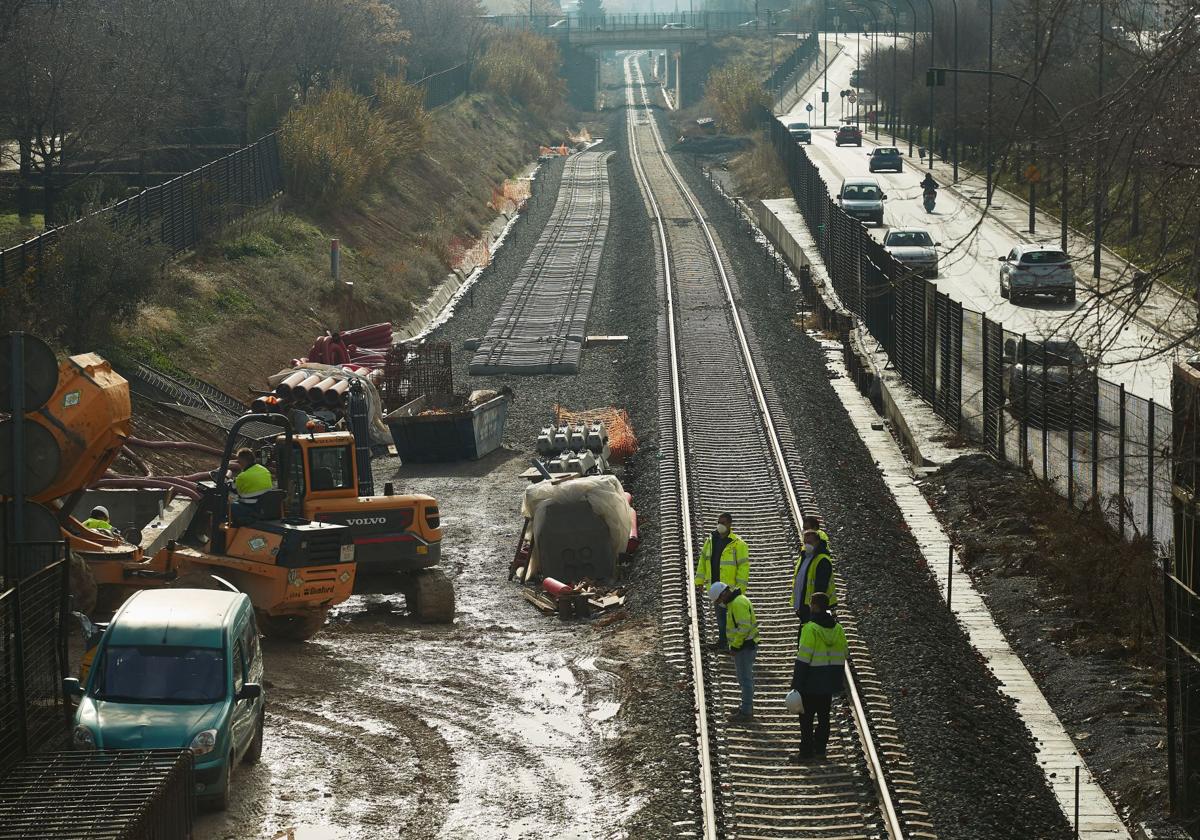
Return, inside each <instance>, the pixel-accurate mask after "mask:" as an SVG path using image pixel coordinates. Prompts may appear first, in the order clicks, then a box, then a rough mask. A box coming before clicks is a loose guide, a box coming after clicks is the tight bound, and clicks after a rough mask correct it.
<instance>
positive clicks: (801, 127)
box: [788, 122, 812, 145]
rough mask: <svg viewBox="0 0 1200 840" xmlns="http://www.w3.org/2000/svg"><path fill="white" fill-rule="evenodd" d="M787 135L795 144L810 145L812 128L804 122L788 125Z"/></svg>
mask: <svg viewBox="0 0 1200 840" xmlns="http://www.w3.org/2000/svg"><path fill="white" fill-rule="evenodd" d="M788 134H790V135H792V139H793V140H795V141H796V142H797V143H808V144H809V145H811V144H812V127H811V126H809V124H808V123H806V122H794V123H788Z"/></svg>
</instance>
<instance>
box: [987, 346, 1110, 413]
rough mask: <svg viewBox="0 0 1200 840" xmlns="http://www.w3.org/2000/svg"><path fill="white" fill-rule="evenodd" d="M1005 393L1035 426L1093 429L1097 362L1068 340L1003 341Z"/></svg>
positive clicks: (1012, 408)
mask: <svg viewBox="0 0 1200 840" xmlns="http://www.w3.org/2000/svg"><path fill="white" fill-rule="evenodd" d="M1003 362H1004V393H1005V395H1006V397H1007V398H1008V408H1009V411H1010V412H1011V413H1012V415H1013V416H1014V417H1016V418H1018V419H1025V420H1027V421H1028V422H1030V423H1032V424H1034V425H1036V426H1039V427H1041V426H1046V427H1053V426H1056V427H1062V428H1066V427H1067V426H1071V425H1073V426H1074V427H1075V428H1077V429H1078V428H1083V429H1087V428H1090V427H1091V425H1092V420H1093V416H1094V415H1095V412H1096V395H1097V387H1098V386H1097V379H1096V361H1095V359H1092V358H1090V357H1089V356H1088V355H1087V354H1086V353H1084V352H1083V350H1081V349H1080V347H1079V345H1078V344H1076V343H1075V342H1074V341H1072V340H1071V339H1069V338H1061V339H1047V340H1046V341H1036V340H1026V339H1019V338H1010V339H1008V340H1007V341H1005V342H1004V358H1003Z"/></svg>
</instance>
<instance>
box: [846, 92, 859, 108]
mask: <svg viewBox="0 0 1200 840" xmlns="http://www.w3.org/2000/svg"><path fill="white" fill-rule="evenodd" d="M846 99H847V100H848V101H849V102H850V104H851V105H853V104H854V103H855V102H857V101H858V94H857V93H855V92H854V91H850V92H849V93H847V94H846Z"/></svg>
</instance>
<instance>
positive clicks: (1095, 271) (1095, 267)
mask: <svg viewBox="0 0 1200 840" xmlns="http://www.w3.org/2000/svg"><path fill="white" fill-rule="evenodd" d="M1097 8H1098V9H1099V11H1100V57H1099V62H1098V63H1097V65H1096V105H1097V107H1098V108H1100V109H1101V110H1102V109H1103V107H1104V104H1103V102H1104V0H1100V2H1099V3H1098V4H1097ZM1097 125H1099V122H1097ZM1105 139H1106V137H1099V138H1097V140H1096V205H1095V207H1094V208H1093V214H1092V216H1093V218H1092V277H1094V278H1095V279H1097V280H1099V279H1100V246H1101V240H1102V238H1103V237H1102V232H1103V228H1104V145H1105V144H1104V140H1105ZM1063 142H1064V143H1065V142H1066V138H1063ZM1063 213H1064V214H1065V213H1066V208H1065V207H1064V208H1063ZM1097 288H1099V287H1097Z"/></svg>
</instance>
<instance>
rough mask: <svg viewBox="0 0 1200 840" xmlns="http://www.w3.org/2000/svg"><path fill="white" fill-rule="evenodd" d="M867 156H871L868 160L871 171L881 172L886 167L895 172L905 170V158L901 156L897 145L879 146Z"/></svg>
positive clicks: (868, 167)
mask: <svg viewBox="0 0 1200 840" xmlns="http://www.w3.org/2000/svg"><path fill="white" fill-rule="evenodd" d="M867 157H868V158H870V160H869V161H868V162H867V169H868V170H870V171H871V172H880V171H882V170H884V169H890V170H891V171H893V172H901V171H903V170H904V158H903V157H901V155H900V150H899V149H897V148H896V147H895V146H878V147H877V148H874V149H872V150H871V153H870V154H869V155H867Z"/></svg>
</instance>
